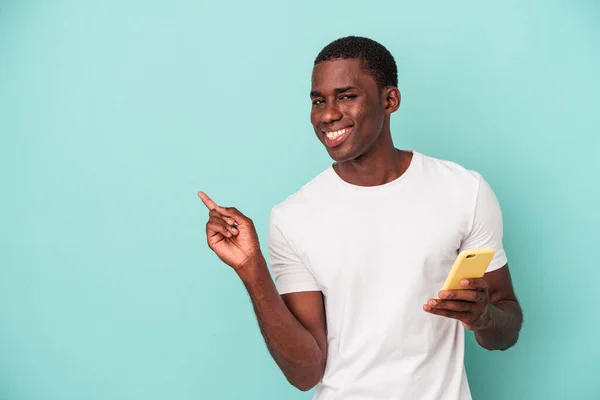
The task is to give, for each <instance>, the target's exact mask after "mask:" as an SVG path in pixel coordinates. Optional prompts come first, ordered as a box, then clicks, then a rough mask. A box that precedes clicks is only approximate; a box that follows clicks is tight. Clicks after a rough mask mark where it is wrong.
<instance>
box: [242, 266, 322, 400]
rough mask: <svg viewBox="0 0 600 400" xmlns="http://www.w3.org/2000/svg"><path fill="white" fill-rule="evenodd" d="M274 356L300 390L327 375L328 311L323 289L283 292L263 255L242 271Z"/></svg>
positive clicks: (311, 385)
mask: <svg viewBox="0 0 600 400" xmlns="http://www.w3.org/2000/svg"><path fill="white" fill-rule="evenodd" d="M238 274H239V276H240V278H241V279H242V282H243V283H244V285H245V286H246V289H247V290H248V293H249V295H250V298H251V300H252V304H253V306H254V311H255V313H256V317H257V320H258V324H259V327H260V330H261V333H262V335H263V338H264V340H265V343H266V345H267V348H268V349H269V352H270V353H271V355H272V357H273V359H274V360H275V362H276V363H277V365H278V366H279V368H280V369H281V371H282V372H283V374H284V375H285V377H286V378H287V380H288V381H289V382H290V383H291V384H292V385H294V386H295V387H296V388H298V389H300V390H310V389H311V388H313V387H314V386H315V385H316V384H317V383H318V382H319V381H320V380H321V378H322V377H323V373H324V371H325V360H326V358H327V357H326V353H327V336H326V329H325V311H324V307H323V295H322V294H321V292H316V291H310V292H297V293H289V294H285V295H283V296H280V295H279V293H278V292H277V289H276V287H275V284H274V282H273V280H272V279H271V276H270V274H269V271H268V269H267V265H266V262H265V260H264V258H263V257H260V258H259V259H257V260H255V261H253V262H252V263H251V264H249V265H248V266H247V267H246V268H244V269H243V270H242V271H240V272H239V273H238Z"/></svg>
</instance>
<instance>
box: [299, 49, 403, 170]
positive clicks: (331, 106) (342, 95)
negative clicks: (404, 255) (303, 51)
mask: <svg viewBox="0 0 600 400" xmlns="http://www.w3.org/2000/svg"><path fill="white" fill-rule="evenodd" d="M311 100H312V110H311V114H310V119H311V123H312V125H313V127H314V130H315V133H316V134H317V137H318V138H319V140H320V141H321V142H322V143H323V144H324V145H325V147H326V149H327V152H328V153H329V155H330V156H331V158H333V159H334V160H335V161H337V162H344V161H350V160H355V159H357V158H360V157H361V156H363V155H365V154H366V153H368V152H369V151H370V150H371V149H372V148H374V145H375V144H376V143H377V141H378V140H379V139H381V137H382V132H383V130H384V126H385V124H386V119H387V118H389V114H391V113H392V112H394V111H396V110H397V109H398V106H399V104H400V97H399V92H398V89H396V88H383V89H380V88H379V87H378V86H377V82H376V81H375V79H374V78H373V76H372V75H370V74H369V73H367V72H366V71H365V70H364V69H363V68H362V66H361V64H360V61H359V60H356V59H348V60H345V59H342V60H332V61H324V62H320V63H318V64H317V65H316V66H315V67H314V69H313V75H312V89H311Z"/></svg>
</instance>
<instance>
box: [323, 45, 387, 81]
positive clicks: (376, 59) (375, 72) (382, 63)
mask: <svg viewBox="0 0 600 400" xmlns="http://www.w3.org/2000/svg"><path fill="white" fill-rule="evenodd" d="M339 59H358V60H360V61H361V63H362V65H363V68H364V69H365V70H366V72H368V73H369V74H371V75H372V76H373V77H374V78H375V81H376V82H377V85H378V86H379V88H383V87H385V86H398V69H397V66H396V61H395V60H394V57H393V56H392V54H391V53H390V52H389V51H388V49H386V48H385V47H384V46H383V45H382V44H381V43H379V42H376V41H375V40H372V39H369V38H365V37H360V36H346V37H343V38H340V39H336V40H334V41H333V42H331V43H329V44H328V45H327V46H325V47H324V48H323V50H321V52H320V53H319V54H318V55H317V58H316V59H315V63H314V65H317V64H318V63H320V62H323V61H329V60H339Z"/></svg>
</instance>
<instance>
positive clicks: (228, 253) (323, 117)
mask: <svg viewBox="0 0 600 400" xmlns="http://www.w3.org/2000/svg"><path fill="white" fill-rule="evenodd" d="M310 95H311V96H310V97H311V101H312V107H311V113H310V120H311V123H312V125H313V128H314V131H315V134H316V136H317V138H318V139H319V140H320V141H321V143H322V144H323V145H324V146H325V148H326V150H327V152H328V153H329V155H330V156H331V158H332V159H333V160H334V164H333V167H334V170H335V171H336V173H337V174H338V175H339V176H340V177H341V178H342V179H344V180H345V181H347V182H349V183H352V184H355V185H361V186H375V185H381V184H385V183H387V182H390V181H392V180H394V179H396V178H398V177H399V176H401V175H402V174H403V173H404V172H405V171H406V170H407V168H408V166H409V164H410V162H411V158H412V153H410V152H405V151H401V150H398V149H396V148H395V146H394V144H393V141H392V136H391V132H390V115H391V114H392V113H394V112H395V111H397V110H398V108H399V106H400V92H399V91H398V89H397V88H396V87H383V88H380V87H379V86H378V85H377V82H376V80H375V79H374V78H373V76H372V75H370V74H369V73H368V72H367V71H365V70H364V68H363V67H362V65H361V63H360V62H359V61H358V60H352V59H350V60H333V61H325V62H321V63H319V64H317V65H316V66H315V68H314V69H313V75H312V88H311V94H310ZM346 127H350V128H351V131H350V133H349V134H348V135H347V136H346V138H345V139H344V140H343V142H341V143H340V144H339V145H337V146H335V147H330V146H327V144H326V143H327V141H326V140H325V136H324V131H335V130H338V129H341V128H346ZM199 196H200V198H201V200H202V202H203V203H204V204H205V206H206V207H207V208H208V210H209V220H208V222H207V224H206V237H207V242H208V246H209V247H210V248H211V249H212V250H213V251H214V252H215V253H216V254H217V256H218V257H219V258H220V259H221V260H222V261H223V262H224V263H225V264H227V265H229V266H230V267H232V268H233V270H234V271H235V272H236V273H237V275H238V276H239V277H240V279H241V280H242V282H243V283H244V285H245V287H246V289H247V291H248V293H249V295H250V299H251V301H252V304H253V306H254V311H255V314H256V317H257V320H258V324H259V327H260V330H261V333H262V335H263V338H264V340H265V343H266V345H267V348H268V349H269V352H270V353H271V355H272V357H273V359H274V360H275V362H276V363H277V365H278V366H279V368H280V369H281V371H282V372H283V374H284V375H285V376H286V378H287V379H288V381H289V382H290V383H291V384H292V385H294V386H295V387H297V388H298V389H300V390H309V389H311V388H313V387H314V386H315V385H316V384H317V383H318V382H319V381H320V380H321V378H322V377H323V374H324V371H325V365H326V359H327V326H326V319H325V308H324V302H323V295H322V293H321V292H319V291H311V292H298V293H290V294H285V295H282V296H280V295H279V294H278V292H277V289H276V286H275V284H274V282H273V280H272V279H271V276H270V274H269V270H268V267H267V263H266V261H265V258H264V256H263V254H262V253H261V250H260V246H259V241H258V237H257V234H256V230H255V228H254V224H253V222H252V220H251V219H249V218H248V217H246V216H245V215H244V214H242V213H241V212H240V211H238V210H237V209H235V208H232V207H222V206H219V205H217V204H216V203H215V202H214V201H213V200H212V199H210V197H208V196H207V195H206V194H205V193H203V192H200V193H199ZM439 297H440V299H430V300H429V301H428V302H427V304H425V305H424V306H423V310H424V312H429V313H431V314H435V315H438V316H440V317H444V318H454V319H458V320H460V321H461V322H462V324H463V326H464V327H465V328H466V329H470V330H473V331H474V332H475V337H476V338H477V341H478V342H479V343H480V345H481V346H482V347H484V348H486V349H489V350H494V349H501V350H504V349H507V348H509V347H511V346H512V345H514V344H515V343H516V341H517V338H518V333H519V329H520V326H521V322H522V314H521V309H520V307H519V303H518V301H517V299H516V296H515V294H514V290H513V287H512V282H511V277H510V273H509V270H508V266H507V265H506V266H504V267H502V268H500V269H499V270H497V271H494V272H491V273H488V274H486V275H485V276H484V277H483V278H482V279H469V280H468V282H465V285H464V290H454V291H448V292H440V293H439Z"/></svg>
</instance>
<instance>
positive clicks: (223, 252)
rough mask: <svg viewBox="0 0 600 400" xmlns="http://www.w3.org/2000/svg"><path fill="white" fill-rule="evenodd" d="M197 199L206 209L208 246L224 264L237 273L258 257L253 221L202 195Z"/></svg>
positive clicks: (258, 249)
mask: <svg viewBox="0 0 600 400" xmlns="http://www.w3.org/2000/svg"><path fill="white" fill-rule="evenodd" d="M198 196H199V197H200V199H201V200H202V202H203V203H204V205H205V206H206V208H208V210H209V213H208V215H209V217H210V218H209V220H208V222H207V223H206V240H207V242H208V247H210V248H211V249H212V251H214V252H215V253H216V254H217V256H218V257H219V258H220V259H221V261H223V262H224V263H225V264H227V265H229V266H230V267H232V268H233V269H235V270H236V271H239V270H240V269H242V268H243V267H244V265H246V264H247V263H248V262H249V261H250V260H252V258H253V257H254V256H255V255H257V254H260V246H259V243H258V235H257V234H256V229H255V228H254V224H253V223H252V220H250V219H249V218H247V217H246V216H245V215H243V214H242V213H241V212H239V211H238V210H236V209H235V208H230V207H221V206H219V205H217V204H215V202H214V201H212V200H211V198H210V197H208V196H207V195H206V194H205V193H203V192H199V193H198Z"/></svg>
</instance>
